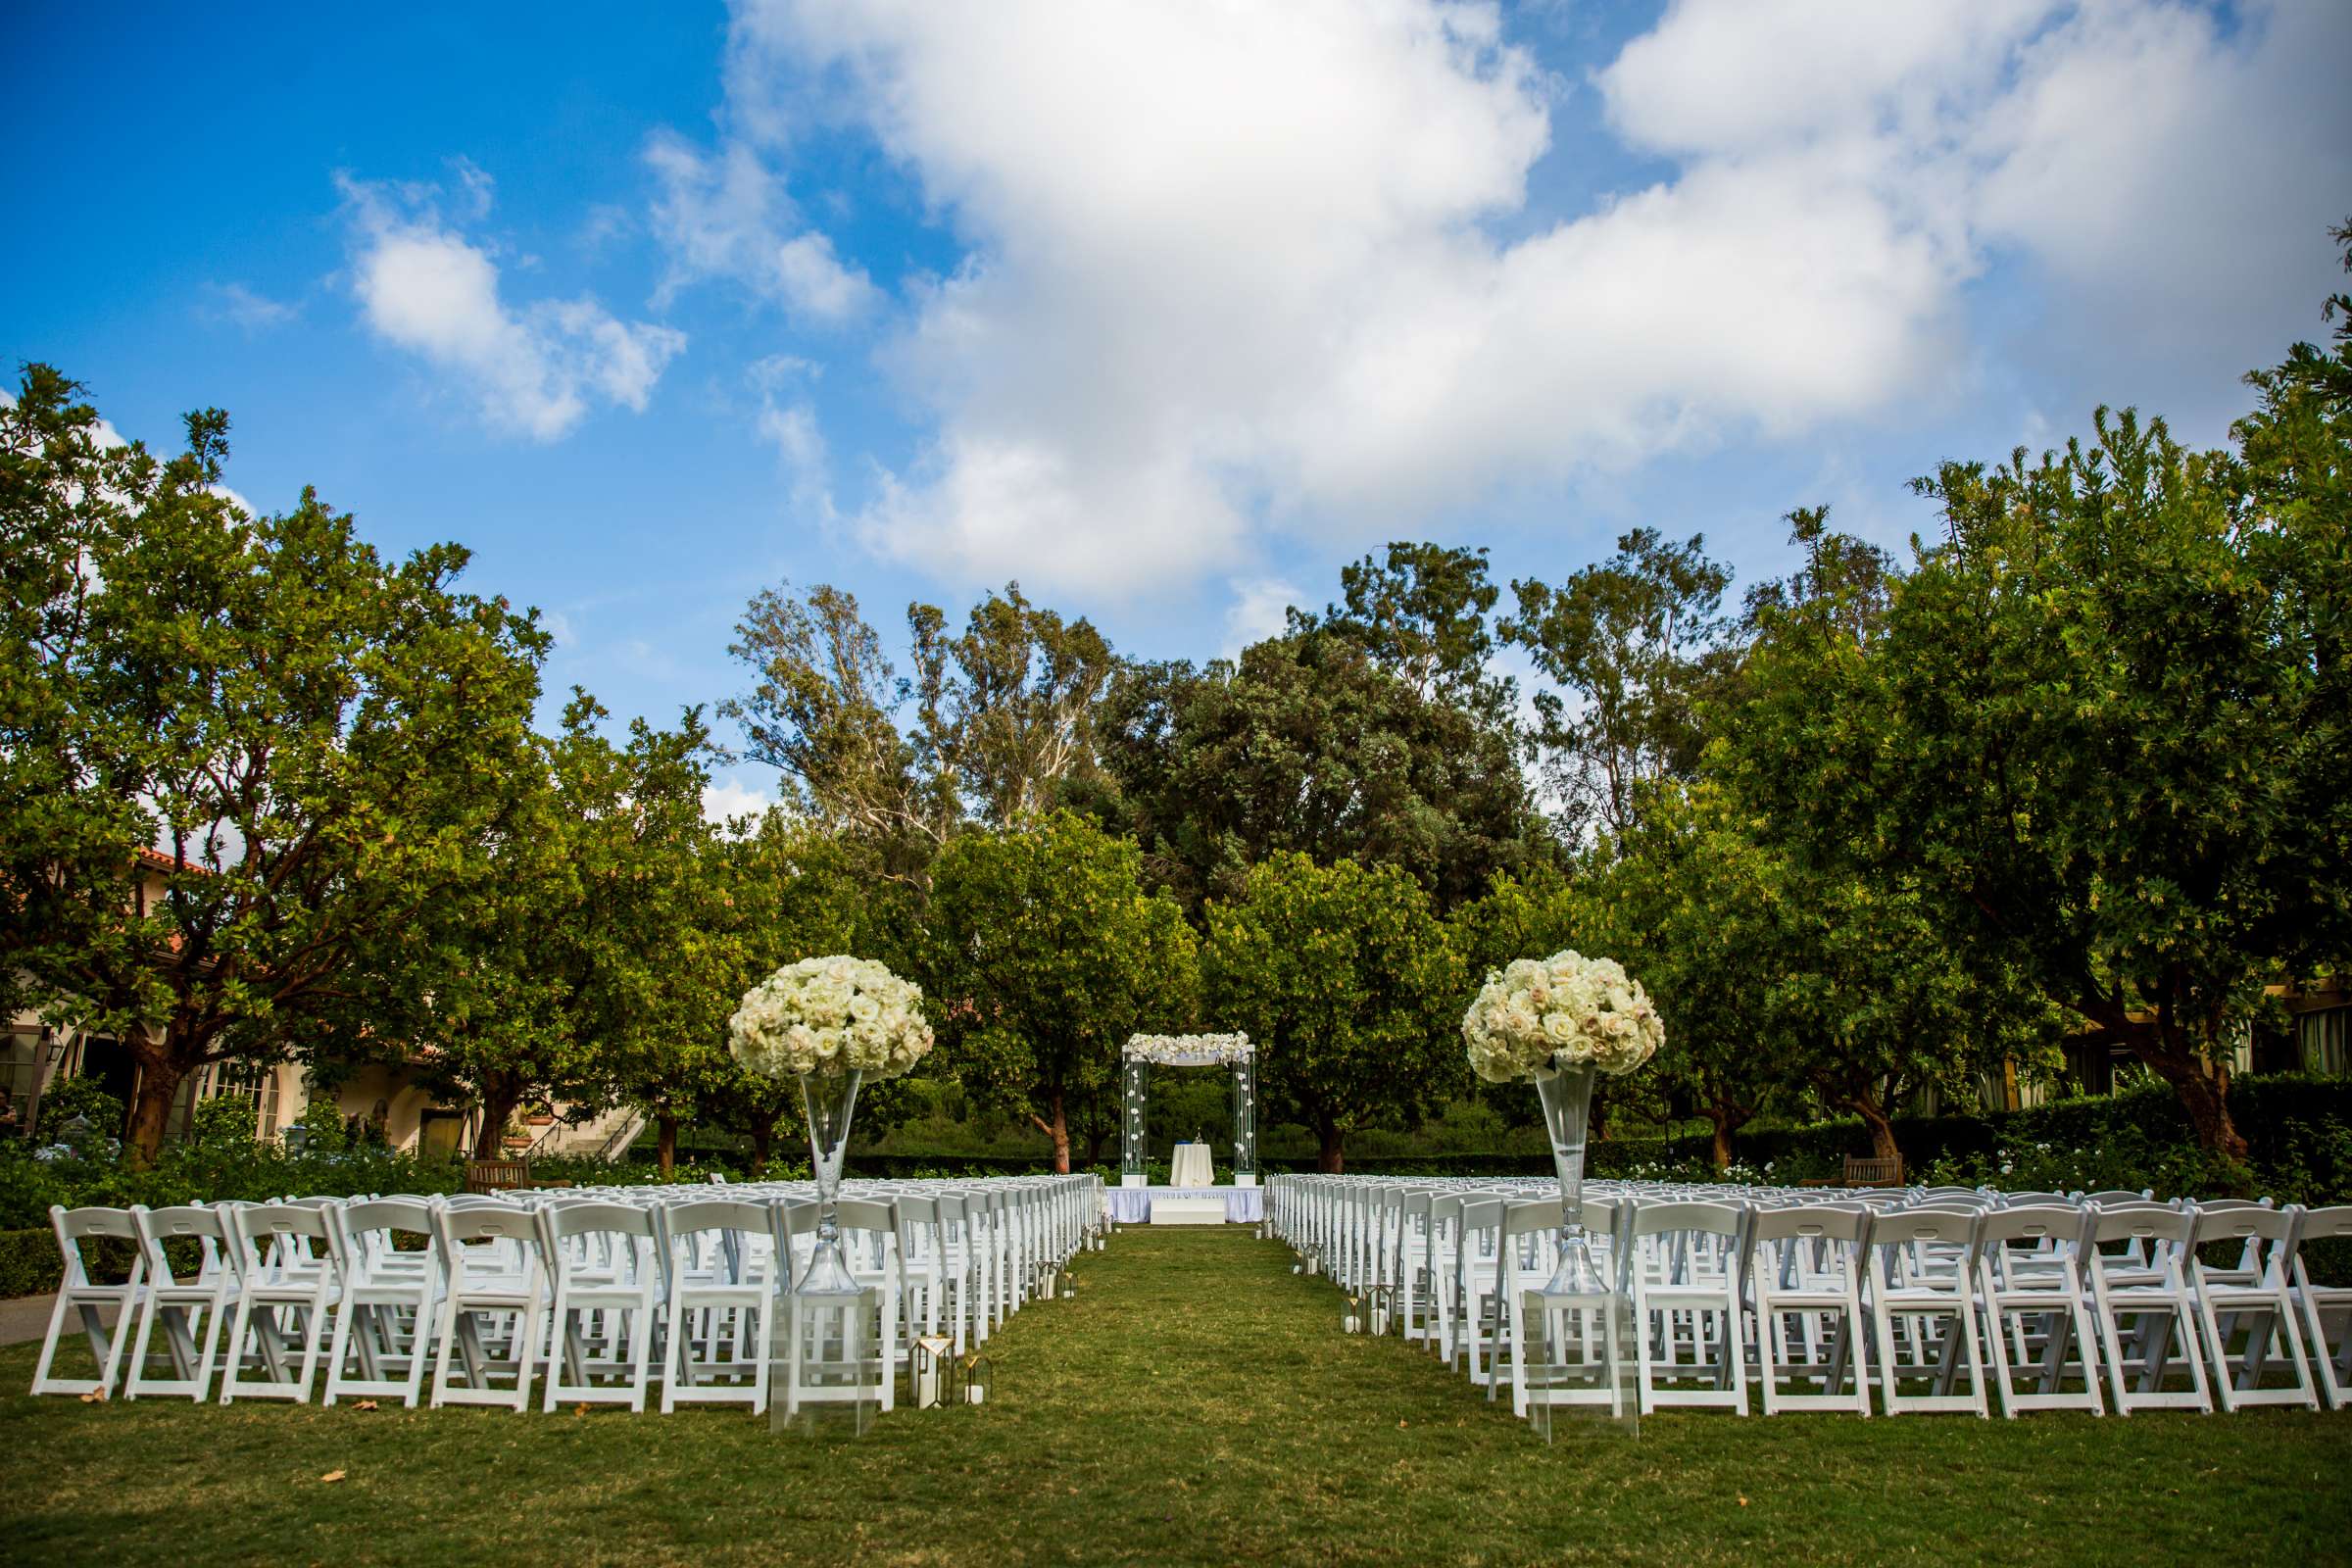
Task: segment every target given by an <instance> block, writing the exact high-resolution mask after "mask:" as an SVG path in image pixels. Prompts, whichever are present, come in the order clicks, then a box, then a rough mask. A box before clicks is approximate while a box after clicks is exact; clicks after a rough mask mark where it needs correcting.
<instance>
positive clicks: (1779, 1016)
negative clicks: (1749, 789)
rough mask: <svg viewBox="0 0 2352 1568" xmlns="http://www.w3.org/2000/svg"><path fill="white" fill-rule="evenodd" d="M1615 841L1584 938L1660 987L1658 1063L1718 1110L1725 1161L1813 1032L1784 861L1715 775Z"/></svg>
mask: <svg viewBox="0 0 2352 1568" xmlns="http://www.w3.org/2000/svg"><path fill="white" fill-rule="evenodd" d="M1609 852H1610V853H1608V854H1607V855H1606V856H1605V857H1601V858H1597V859H1598V863H1597V864H1596V865H1594V866H1593V867H1591V868H1590V869H1589V870H1588V874H1587V875H1586V876H1585V877H1584V878H1583V879H1582V880H1580V882H1579V883H1578V885H1577V888H1576V893H1575V904H1576V907H1575V909H1574V910H1573V911H1572V912H1571V913H1570V914H1569V917H1568V923H1569V924H1570V925H1571V926H1572V927H1573V929H1574V940H1575V942H1576V943H1577V944H1578V945H1580V946H1582V947H1584V948H1585V950H1586V951H1589V952H1595V953H1601V954H1606V955H1607V956H1611V957H1614V958H1616V959H1617V960H1618V961H1619V962H1620V963H1623V964H1624V965H1625V966H1626V969H1627V970H1628V972H1629V973H1631V974H1632V975H1633V976H1634V977H1635V978H1636V979H1638V980H1640V981H1641V982H1642V986H1643V988H1644V989H1645V990H1647V991H1648V993H1649V995H1650V999H1651V1000H1652V1001H1653V1002H1654V1003H1655V1004H1656V1005H1657V1008H1658V1013H1659V1016H1660V1017H1661V1018H1662V1019H1663V1020H1664V1022H1665V1025H1666V1049H1665V1051H1664V1052H1662V1053H1661V1054H1659V1056H1658V1058H1657V1060H1656V1061H1655V1062H1653V1063H1652V1068H1653V1069H1654V1070H1653V1072H1652V1073H1651V1074H1650V1076H1652V1077H1654V1078H1655V1080H1656V1081H1657V1082H1658V1083H1659V1084H1660V1085H1661V1086H1662V1087H1663V1088H1664V1090H1665V1092H1666V1094H1667V1096H1668V1098H1669V1100H1670V1102H1672V1103H1676V1104H1677V1105H1678V1106H1680V1107H1684V1108H1687V1109H1688V1110H1690V1111H1691V1112H1695V1113H1696V1114H1697V1115H1699V1116H1701V1117H1703V1118H1705V1120H1706V1122H1707V1125H1708V1128H1709V1129H1710V1131H1711V1132H1712V1134H1713V1144H1714V1158H1715V1165H1716V1168H1717V1169H1719V1170H1720V1169H1723V1168H1725V1167H1727V1166H1729V1165H1730V1164H1731V1158H1732V1135H1733V1134H1734V1133H1736V1132H1738V1131H1739V1130H1740V1128H1741V1127H1742V1126H1744V1125H1745V1124H1746V1123H1747V1122H1748V1121H1750V1120H1751V1119H1753V1118H1754V1116H1755V1115H1756V1113H1757V1111H1758V1110H1759V1109H1760V1108H1761V1106H1762V1103H1763V1102H1764V1098H1765V1096H1766V1095H1767V1094H1768V1093H1769V1092H1770V1091H1771V1089H1772V1088H1773V1087H1774V1085H1775V1084H1776V1082H1778V1081H1781V1080H1783V1079H1785V1078H1787V1077H1788V1076H1789V1073H1788V1064H1789V1062H1791V1061H1792V1060H1796V1059H1799V1058H1800V1057H1801V1056H1802V1055H1803V1054H1804V1050H1805V1045H1806V1041H1805V1039H1804V1037H1803V1036H1802V1035H1801V1034H1798V1033H1796V1032H1794V1031H1792V1029H1791V1027H1790V1024H1791V1021H1792V1020H1791V1019H1790V1018H1789V1009H1788V1008H1787V1007H1786V1006H1784V1005H1782V991H1781V988H1782V985H1783V982H1784V980H1785V979H1786V977H1787V970H1786V961H1787V957H1786V949H1787V947H1788V945H1789V944H1788V933H1787V932H1786V931H1785V930H1784V928H1783V922H1784V919H1785V915H1786V911H1785V910H1784V908H1783V906H1782V895H1783V886H1782V879H1781V877H1780V876H1779V875H1778V872H1779V870H1780V867H1779V866H1778V864H1777V863H1776V862H1775V860H1774V859H1773V858H1772V857H1771V856H1769V855H1768V854H1767V853H1766V852H1765V851H1763V850H1762V849H1761V848H1759V847H1758V846H1757V845H1756V843H1755V842H1754V841H1753V839H1752V838H1751V837H1750V836H1749V835H1748V834H1747V833H1745V832H1744V831H1742V824H1741V823H1740V821H1739V820H1738V819H1737V815H1736V813H1735V812H1734V811H1732V809H1730V807H1729V803H1728V800H1727V798H1726V796H1725V795H1724V793H1723V792H1722V791H1720V790H1718V789H1715V788H1713V787H1711V786H1708V785H1705V784H1701V785H1698V786H1694V787H1691V788H1690V789H1688V790H1686V789H1682V788H1669V789H1666V790H1663V791H1661V792H1660V793H1659V794H1658V796H1657V797H1656V798H1655V799H1653V801H1652V802H1651V808H1650V809H1649V810H1648V811H1646V812H1645V813H1644V814H1643V817H1642V822H1641V823H1640V825H1639V826H1637V827H1636V828H1635V829H1634V830H1633V831H1632V832H1631V833H1628V834H1627V835H1626V836H1625V837H1624V838H1622V839H1619V840H1617V841H1615V842H1614V843H1613V844H1612V845H1610V846H1609ZM1561 945H1562V946H1566V945H1568V943H1567V942H1565V941H1563V942H1562V944H1561ZM1527 951H1528V952H1530V953H1533V952H1536V951H1538V950H1535V949H1529V950H1527ZM1545 951H1547V950H1545ZM1514 956H1516V955H1514Z"/></svg>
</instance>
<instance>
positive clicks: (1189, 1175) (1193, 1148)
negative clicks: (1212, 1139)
mask: <svg viewBox="0 0 2352 1568" xmlns="http://www.w3.org/2000/svg"><path fill="white" fill-rule="evenodd" d="M1216 1180H1217V1177H1216V1172H1215V1170H1214V1169H1213V1168H1212V1167H1211V1166H1210V1164H1209V1160H1208V1146H1207V1145H1206V1144H1178V1145H1177V1146H1176V1155H1175V1158H1174V1159H1172V1160H1170V1161H1169V1170H1168V1185H1169V1186H1170V1187H1213V1186H1215V1185H1216Z"/></svg>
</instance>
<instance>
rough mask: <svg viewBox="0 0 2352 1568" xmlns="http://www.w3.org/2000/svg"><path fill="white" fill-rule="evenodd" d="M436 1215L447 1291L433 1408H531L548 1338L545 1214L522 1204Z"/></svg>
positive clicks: (451, 1208) (443, 1207)
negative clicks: (534, 1379) (533, 1385)
mask: <svg viewBox="0 0 2352 1568" xmlns="http://www.w3.org/2000/svg"><path fill="white" fill-rule="evenodd" d="M432 1217H433V1232H434V1236H435V1239H436V1241H437V1243H438V1251H439V1253H440V1259H441V1280H442V1286H441V1303H440V1322H439V1326H438V1328H437V1330H436V1332H435V1334H434V1337H433V1392H432V1396H431V1398H430V1400H429V1402H430V1404H431V1405H432V1407H433V1408H435V1409H439V1408H440V1407H441V1406H442V1405H445V1404H487V1405H495V1406H500V1407H503V1408H505V1409H509V1410H527V1409H529V1408H530V1405H531V1378H532V1374H533V1371H534V1369H535V1367H536V1365H537V1361H538V1351H539V1347H540V1346H541V1345H542V1344H543V1343H544V1338H545V1326H544V1310H543V1309H544V1307H545V1306H546V1302H547V1268H546V1265H545V1263H544V1262H543V1260H542V1250H541V1247H540V1240H539V1237H540V1231H539V1215H538V1213H537V1212H536V1211H534V1210H532V1209H528V1208H525V1207H522V1206H521V1205H519V1204H497V1205H490V1204H481V1205H474V1204H466V1205H452V1204H436V1205H434V1207H433V1210H432Z"/></svg>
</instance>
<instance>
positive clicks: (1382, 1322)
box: [1369, 1285, 1397, 1335]
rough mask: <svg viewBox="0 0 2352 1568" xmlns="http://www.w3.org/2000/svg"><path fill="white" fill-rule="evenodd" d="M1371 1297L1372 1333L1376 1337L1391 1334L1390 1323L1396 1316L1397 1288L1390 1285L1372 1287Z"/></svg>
mask: <svg viewBox="0 0 2352 1568" xmlns="http://www.w3.org/2000/svg"><path fill="white" fill-rule="evenodd" d="M1369 1297H1370V1299H1369V1306H1370V1317H1371V1320H1372V1323H1371V1327H1372V1332H1373V1333H1374V1334H1376V1335H1381V1334H1386V1333H1388V1332H1389V1324H1390V1322H1391V1321H1392V1320H1393V1319H1394V1318H1395V1317H1396V1315H1397V1291H1396V1288H1395V1287H1393V1286H1388V1285H1375V1286H1373V1287H1372V1289H1371V1291H1370V1293H1369Z"/></svg>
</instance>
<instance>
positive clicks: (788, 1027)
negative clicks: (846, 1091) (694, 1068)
mask: <svg viewBox="0 0 2352 1568" xmlns="http://www.w3.org/2000/svg"><path fill="white" fill-rule="evenodd" d="M922 1009H923V993H922V989H921V988H920V987H919V986H916V985H915V984H914V983H913V982H912V981H909V980H902V979H900V978H899V977H898V976H897V975H895V974H892V973H891V972H890V969H889V967H888V966H887V965H884V964H881V963H877V962H875V961H874V960H873V959H871V958H851V957H839V956H837V957H830V958H803V959H802V960H801V961H800V962H798V963H788V964H786V965H785V966H784V967H783V968H781V969H778V970H777V971H776V972H775V973H774V974H771V975H769V976H768V977H767V978H766V979H765V980H762V981H760V983H759V984H758V985H756V986H754V987H752V989H751V990H750V991H748V992H746V993H745V994H744V998H743V1005H741V1006H739V1007H737V1008H736V1009H735V1015H734V1016H733V1017H731V1018H729V1019H728V1020H727V1045H728V1048H729V1049H730V1050H732V1051H733V1052H734V1053H735V1059H736V1060H737V1061H739V1062H741V1063H743V1065H744V1066H745V1067H747V1068H748V1069H750V1070H751V1071H753V1072H756V1073H760V1074H761V1075H763V1076H765V1077H769V1078H794V1077H799V1076H801V1075H802V1074H804V1073H824V1074H827V1075H835V1076H837V1075H840V1074H843V1073H850V1072H859V1073H863V1074H864V1075H865V1076H866V1077H868V1078H896V1077H898V1076H899V1075H900V1074H901V1073H904V1072H906V1071H907V1069H908V1068H910V1067H912V1066H913V1065H914V1064H915V1063H916V1062H918V1061H920V1060H922V1059H923V1057H924V1056H925V1055H926V1054H929V1052H930V1050H931V1026H930V1024H928V1023H926V1022H925V1021H924V1020H923V1010H922Z"/></svg>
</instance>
